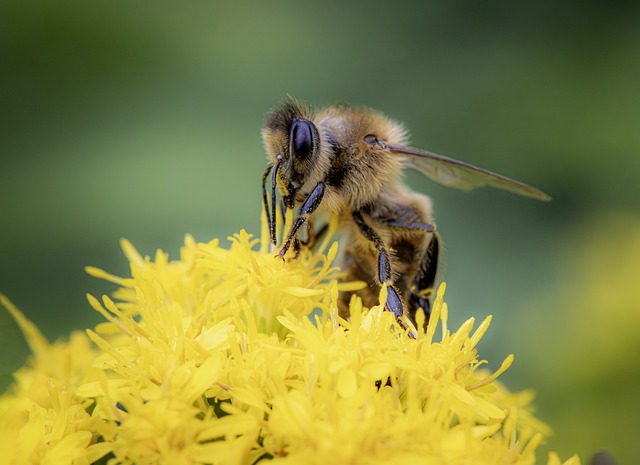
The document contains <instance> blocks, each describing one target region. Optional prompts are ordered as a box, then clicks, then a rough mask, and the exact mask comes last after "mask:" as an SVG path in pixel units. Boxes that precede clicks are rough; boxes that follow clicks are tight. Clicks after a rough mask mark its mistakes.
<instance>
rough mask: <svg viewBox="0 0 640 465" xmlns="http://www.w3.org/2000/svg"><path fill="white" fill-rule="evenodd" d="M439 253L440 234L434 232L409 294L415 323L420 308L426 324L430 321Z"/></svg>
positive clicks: (409, 304) (409, 303) (410, 310)
mask: <svg viewBox="0 0 640 465" xmlns="http://www.w3.org/2000/svg"><path fill="white" fill-rule="evenodd" d="M439 253H440V239H439V238H438V234H437V233H436V232H435V231H434V232H433V234H432V236H431V240H430V241H429V244H428V245H427V248H426V250H425V251H424V255H423V256H422V259H421V260H420V268H419V269H418V272H417V273H416V276H415V278H414V280H413V284H412V285H411V287H410V288H409V291H408V292H407V300H408V301H409V302H408V306H409V316H410V317H411V319H412V320H413V321H414V322H415V316H416V312H417V311H418V309H419V308H421V309H422V310H423V311H424V314H425V317H426V320H425V324H426V323H427V322H428V321H429V314H430V312H431V302H430V300H429V299H430V298H431V297H432V296H433V293H434V285H435V282H436V272H437V269H438V255H439Z"/></svg>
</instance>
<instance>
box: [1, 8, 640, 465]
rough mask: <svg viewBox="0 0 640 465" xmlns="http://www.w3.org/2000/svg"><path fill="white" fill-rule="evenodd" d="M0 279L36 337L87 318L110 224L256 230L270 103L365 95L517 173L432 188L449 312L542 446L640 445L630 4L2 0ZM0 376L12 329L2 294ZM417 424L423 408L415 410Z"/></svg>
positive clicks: (218, 232) (435, 136)
mask: <svg viewBox="0 0 640 465" xmlns="http://www.w3.org/2000/svg"><path fill="white" fill-rule="evenodd" d="M0 57H1V60H0V157H1V163H0V218H1V221H0V292H3V293H5V294H6V295H7V296H8V297H9V298H11V299H12V300H13V301H14V302H15V303H16V304H17V305H18V307H19V308H21V309H22V310H23V312H25V313H26V314H27V315H28V317H29V318H31V319H32V320H33V321H34V322H35V323H36V324H37V325H38V326H39V327H40V328H41V329H42V330H43V331H44V333H45V334H46V335H47V336H48V337H49V338H50V339H55V338H58V337H63V336H64V335H66V334H68V332H69V331H70V330H72V329H82V328H85V327H87V325H93V324H95V323H96V322H98V321H100V317H99V316H98V315H97V314H94V313H92V311H91V310H90V309H89V306H88V304H87V303H86V300H85V293H86V292H90V293H93V294H96V295H100V294H103V293H108V292H110V291H112V290H113V287H112V286H111V285H109V284H108V283H105V282H99V281H97V280H95V279H93V278H90V277H89V276H87V275H86V274H85V273H84V266H86V265H94V266H98V267H101V268H103V269H106V270H109V271H111V272H113V273H114V274H118V275H125V274H126V273H127V272H128V269H127V264H126V262H125V260H124V258H123V256H122V254H121V253H120V249H119V245H118V240H119V238H121V237H126V238H128V239H129V240H131V241H132V242H133V243H134V244H135V245H136V246H137V247H138V249H139V250H140V251H141V252H142V253H143V254H147V255H152V254H153V253H154V251H155V250H156V249H157V248H161V249H163V250H166V251H168V252H170V253H171V254H172V255H173V256H176V253H177V251H178V249H179V246H180V244H181V242H182V240H183V237H184V235H185V234H186V233H191V234H193V235H195V237H196V238H197V239H198V240H201V241H207V240H209V239H210V238H213V237H221V238H225V237H227V236H228V235H230V234H232V233H233V232H237V231H238V230H240V229H241V228H246V229H247V230H249V231H251V232H258V231H259V215H260V207H261V205H260V177H261V174H262V172H263V169H264V167H265V163H266V162H265V155H264V151H263V148H262V145H261V140H260V136H259V131H260V127H261V124H262V122H263V119H264V116H265V113H266V112H267V111H268V110H269V109H270V108H271V107H272V106H274V105H275V104H276V103H277V102H278V101H280V100H281V99H282V98H283V97H284V96H286V95H287V94H290V95H293V96H296V97H298V98H300V99H303V100H306V101H308V102H310V103H312V104H316V105H323V104H331V103H337V102H347V103H354V104H364V105H368V106H371V107H374V108H377V109H380V110H382V111H384V112H385V113H387V114H388V115H389V116H391V117H394V118H396V119H398V120H401V121H404V122H405V123H406V125H407V127H408V128H409V129H410V130H411V132H412V134H413V136H412V143H413V145H415V146H418V147H423V148H428V149H430V150H433V151H437V152H440V153H444V154H448V155H451V156H455V157H458V158H460V159H463V160H465V161H468V162H471V163H474V164H477V165H480V166H483V167H486V168H489V169H493V170H495V171H498V172H500V173H503V174H506V175H509V176H512V177H514V178H516V179H520V180H523V181H525V182H528V183H531V184H533V185H535V186H537V187H539V188H541V189H543V190H545V191H547V192H549V193H550V194H551V195H552V196H553V197H554V200H553V202H552V203H539V202H535V201H532V200H529V199H525V198H519V197H516V196H513V195H510V194H507V193H503V192H496V191H491V190H480V191H476V192H474V193H471V194H470V193H464V192H458V191H454V190H449V189H445V188H442V187H439V186H437V185H434V184H433V183H431V182H429V181H428V180H425V179H423V178H421V177H420V176H419V175H415V174H410V175H409V176H408V182H409V183H410V184H411V185H412V187H413V188H414V189H416V190H420V191H423V192H426V193H429V194H430V195H431V196H432V197H433V200H434V203H435V206H436V218H437V221H438V225H439V228H440V231H441V233H442V235H443V237H444V240H445V242H446V246H447V258H446V264H445V266H444V267H443V273H442V274H441V276H442V278H443V279H446V281H447V285H448V288H447V301H448V302H449V306H450V311H451V318H452V320H453V321H452V326H456V325H458V324H460V323H461V322H462V321H464V320H465V319H467V318H468V317H470V316H475V317H476V318H478V319H482V318H484V317H485V316H486V315H488V314H493V315H494V322H493V323H492V327H491V329H490V331H489V333H488V335H487V336H486V338H485V342H484V343H483V345H482V346H481V351H482V355H483V356H484V357H485V358H487V359H488V360H490V362H491V363H490V366H492V367H497V366H498V365H499V364H500V362H501V361H502V359H503V358H504V357H505V356H507V355H508V354H509V353H512V352H513V353H515V355H516V362H515V365H514V366H513V367H512V368H511V369H510V370H509V371H508V372H507V373H506V374H505V375H504V376H503V377H502V379H503V380H504V381H505V382H506V383H507V385H508V386H509V387H511V388H512V389H524V388H528V387H532V388H534V389H535V390H536V391H537V404H538V406H539V415H540V416H541V417H542V418H543V419H544V420H546V421H547V422H549V423H550V424H551V425H552V426H553V427H554V429H555V435H554V436H553V437H552V438H550V440H549V442H548V444H547V447H548V448H551V449H554V450H558V451H559V452H560V453H561V454H562V455H563V456H564V457H567V456H568V455H569V454H571V453H574V452H578V453H580V455H581V456H582V459H583V463H585V462H587V459H588V458H589V457H590V456H591V454H593V453H594V452H596V451H598V450H609V451H612V452H613V454H614V455H615V456H616V457H617V458H618V460H619V462H620V463H629V464H630V463H639V461H640V453H639V451H638V450H637V443H638V439H640V422H639V421H638V418H639V416H640V401H639V400H638V396H637V392H638V385H639V382H640V368H639V366H640V364H639V363H638V361H637V357H636V356H637V355H638V353H639V352H640V342H638V340H639V339H640V291H638V289H639V288H640V195H639V194H640V188H639V187H638V184H639V182H640V157H639V156H640V128H639V123H640V4H639V3H638V2H633V1H627V2H624V1H622V2H615V1H614V2H600V1H577V0H575V1H564V2H552V1H543V2H539V1H523V2H511V1H508V0H501V1H481V2H478V1H472V0H456V1H450V2H433V1H405V2H390V1H379V0H376V1H369V2H367V3H363V2H354V3H348V2H308V3H305V2H294V1H288V0H283V1H269V2H235V3H233V4H231V2H229V4H223V3H222V2H181V3H178V2H174V3H163V2H124V1H110V2H80V1H77V2H70V1H62V2H48V1H45V0H33V1H28V2H21V1H5V2H2V3H0ZM0 336H1V338H0V371H1V375H2V377H1V378H0V387H1V388H4V387H5V386H7V384H8V383H9V382H10V379H11V372H12V371H13V370H14V369H15V368H16V367H17V366H19V365H20V364H21V363H23V362H24V360H25V357H26V356H27V353H28V350H27V347H26V345H25V343H24V341H23V340H22V337H21V335H20V334H19V332H18V330H17V327H16V326H15V324H14V323H13V322H12V321H11V320H10V318H9V317H8V315H7V314H6V312H0ZM425 434H428V432H425Z"/></svg>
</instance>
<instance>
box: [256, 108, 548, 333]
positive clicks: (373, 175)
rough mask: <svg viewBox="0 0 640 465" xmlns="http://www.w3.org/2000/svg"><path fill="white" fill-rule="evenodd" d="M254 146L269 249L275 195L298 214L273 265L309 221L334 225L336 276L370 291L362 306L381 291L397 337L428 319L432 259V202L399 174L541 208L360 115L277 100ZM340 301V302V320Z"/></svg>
mask: <svg viewBox="0 0 640 465" xmlns="http://www.w3.org/2000/svg"><path fill="white" fill-rule="evenodd" d="M262 139H263V142H264V145H265V149H266V152H267V157H268V160H269V165H268V167H267V169H266V171H265V173H264V175H263V179H262V190H263V202H264V208H265V212H266V215H267V220H268V223H269V231H270V235H271V241H272V242H273V243H274V245H275V244H276V237H275V229H276V228H275V221H276V204H277V200H276V193H277V192H279V193H280V195H281V197H282V205H283V208H286V209H293V208H295V207H296V206H297V205H300V207H299V210H298V214H297V217H296V219H295V221H294V223H293V225H292V227H291V230H290V231H288V232H287V234H286V237H285V239H284V242H283V244H282V246H281V248H280V251H279V252H278V256H279V257H281V258H284V257H285V254H286V253H287V251H288V250H289V249H290V247H291V245H292V244H297V243H298V239H297V234H298V231H299V229H300V228H301V227H302V225H303V224H304V223H305V222H308V221H310V220H311V219H312V218H313V217H314V216H315V215H316V214H318V213H321V212H324V213H329V214H332V215H336V216H337V217H338V218H339V222H340V225H341V227H342V228H344V229H345V231H346V235H345V238H344V243H343V249H344V250H343V252H344V263H343V266H344V268H345V270H346V271H347V274H348V279H356V280H363V281H365V282H368V283H369V286H368V288H367V289H365V290H364V291H362V292H360V293H359V296H360V297H361V298H362V299H363V303H364V304H365V305H366V306H372V305H375V304H376V303H377V299H378V295H379V291H380V286H382V285H386V286H387V299H386V302H385V305H386V308H387V309H388V310H390V311H391V312H393V313H394V315H395V316H396V319H397V321H398V323H399V324H400V325H401V326H402V327H403V328H405V329H407V328H410V327H411V326H412V323H413V322H415V313H416V311H417V309H418V308H422V309H423V310H424V312H425V314H426V315H427V316H428V314H429V309H430V301H429V298H430V297H431V295H432V294H433V289H434V285H435V279H436V269H437V264H438V256H439V250H440V241H439V237H438V233H437V231H436V227H435V225H434V223H433V218H432V214H431V213H432V207H431V201H430V199H429V198H428V197H427V196H426V195H424V194H421V193H416V192H412V191H411V190H410V189H409V188H407V187H406V186H405V185H404V184H403V182H402V172H403V170H404V169H405V168H413V169H415V170H417V171H419V172H421V173H422V174H424V175H425V176H427V177H429V178H430V179H432V180H433V181H436V182H438V183H440V184H443V185H446V186H450V187H455V188H458V189H473V188H476V187H482V186H492V187H496V188H499V189H503V190H507V191H510V192H513V193H516V194H519V195H523V196H526V197H531V198H535V199H537V200H549V199H550V197H549V196H548V195H546V194H545V193H543V192H541V191H539V190H538V189H536V188H534V187H532V186H529V185H527V184H524V183H522V182H520V181H516V180H514V179H511V178H508V177H505V176H502V175H500V174H497V173H494V172H491V171H488V170H485V169H483V168H479V167H476V166H473V165H470V164H468V163H465V162H462V161H459V160H455V159H453V158H449V157H445V156H443V155H438V154H435V153H432V152H427V151H424V150H421V149H416V148H413V147H410V146H408V145H407V144H408V141H407V131H406V129H405V128H404V126H403V125H402V124H401V123H398V122H396V121H394V120H392V119H390V118H387V117H386V116H385V115H384V114H382V113H380V112H378V111H376V110H372V109H370V108H366V107H356V106H348V105H336V106H330V107H327V108H324V109H321V110H319V111H317V112H316V111H313V110H312V109H311V108H310V107H308V106H307V105H305V104H303V103H301V102H299V101H297V100H294V99H291V98H290V99H286V100H285V101H283V102H282V103H281V104H280V105H279V106H277V107H276V108H275V109H273V110H272V111H271V112H270V113H269V114H268V116H267V118H266V121H265V125H264V127H263V129H262ZM269 174H271V199H269V195H268V192H267V188H266V182H267V179H268V178H269ZM269 200H270V201H269ZM269 207H271V208H269ZM349 298H350V295H349V294H346V293H345V294H344V295H343V296H341V301H342V307H341V312H342V313H343V316H346V315H344V313H345V309H346V308H347V303H348V300H349ZM409 334H410V335H411V334H412V333H411V331H409Z"/></svg>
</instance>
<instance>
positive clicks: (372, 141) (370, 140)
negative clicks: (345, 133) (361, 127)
mask: <svg viewBox="0 0 640 465" xmlns="http://www.w3.org/2000/svg"><path fill="white" fill-rule="evenodd" d="M364 141H365V142H366V143H367V144H369V145H376V144H377V143H378V138H377V137H376V136H374V135H373V134H367V135H366V136H364Z"/></svg>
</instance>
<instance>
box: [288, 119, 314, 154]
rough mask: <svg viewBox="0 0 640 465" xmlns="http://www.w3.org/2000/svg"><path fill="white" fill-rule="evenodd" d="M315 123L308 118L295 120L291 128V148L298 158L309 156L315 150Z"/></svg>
mask: <svg viewBox="0 0 640 465" xmlns="http://www.w3.org/2000/svg"><path fill="white" fill-rule="evenodd" d="M313 129H314V128H313V123H312V122H311V121H306V120H294V122H293V127H292V128H291V140H290V144H291V145H290V150H291V152H292V153H293V155H294V156H295V157H296V158H308V157H309V156H310V155H311V153H312V152H313V145H314V131H313Z"/></svg>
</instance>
